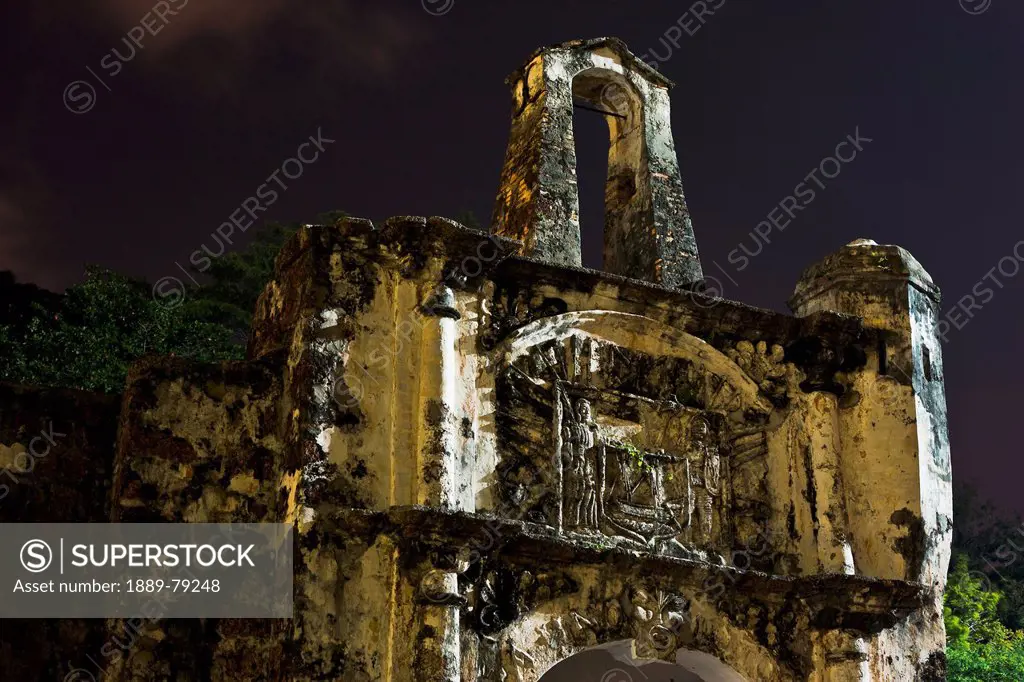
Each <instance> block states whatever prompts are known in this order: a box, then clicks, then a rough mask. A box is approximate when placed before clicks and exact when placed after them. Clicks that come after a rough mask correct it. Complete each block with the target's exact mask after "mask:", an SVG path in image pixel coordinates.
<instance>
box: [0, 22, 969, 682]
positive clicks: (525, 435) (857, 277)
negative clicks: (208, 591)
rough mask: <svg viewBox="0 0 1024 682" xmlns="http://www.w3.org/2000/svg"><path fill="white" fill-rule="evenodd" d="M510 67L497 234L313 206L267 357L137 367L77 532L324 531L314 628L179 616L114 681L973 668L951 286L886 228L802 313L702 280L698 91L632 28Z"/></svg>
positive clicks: (300, 544) (310, 573)
mask: <svg viewBox="0 0 1024 682" xmlns="http://www.w3.org/2000/svg"><path fill="white" fill-rule="evenodd" d="M511 83H512V85H513V89H514V92H515V109H514V114H513V132H512V139H511V141H510V145H509V152H508V157H507V162H506V166H505V170H504V173H503V176H502V184H501V190H500V193H499V198H498V203H497V207H496V210H495V225H494V230H493V232H494V234H488V233H481V232H476V231H473V230H470V229H467V228H466V227H463V226H462V225H459V224H457V223H455V222H453V221H451V220H447V219H444V218H417V217H396V218H392V219H390V220H388V221H385V222H384V223H383V224H380V225H374V224H372V223H370V222H369V221H366V220H358V219H346V220H344V221H342V222H341V223H339V224H337V225H333V226H315V225H311V226H307V227H306V228H305V229H303V230H301V231H300V232H299V234H297V235H296V236H295V237H294V238H293V239H292V240H291V241H290V242H289V243H288V244H287V245H286V246H285V247H284V249H283V250H282V252H281V254H280V256H279V257H278V260H277V268H276V276H275V278H274V280H273V281H272V282H271V283H270V284H269V285H268V287H267V288H266V290H265V292H264V293H263V295H262V297H261V298H260V301H259V303H258V306H257V310H256V315H255V320H254V323H253V329H252V336H251V341H250V346H249V349H248V357H249V359H248V360H247V361H245V362H241V363H228V364H225V365H221V366H204V365H198V364H195V363H190V362H185V361H182V360H180V359H166V360H159V359H155V360H147V361H146V362H143V363H140V364H139V365H138V366H136V367H135V368H134V370H133V372H132V375H131V377H130V379H129V383H128V385H127V387H126V391H125V395H124V398H123V403H122V406H121V411H120V416H119V420H120V421H119V424H118V432H117V433H118V436H117V443H116V447H113V446H112V447H111V448H110V449H109V450H108V451H109V452H111V453H112V454H111V461H112V465H111V466H110V467H107V468H106V470H109V471H111V476H110V479H109V480H110V486H109V489H106V488H104V489H100V488H96V489H95V490H88V491H82V495H83V499H82V500H81V501H79V502H78V503H76V504H72V505H69V507H68V508H69V509H75V510H78V511H77V512H75V513H76V514H77V515H78V518H63V519H60V520H65V521H76V520H83V521H84V520H89V519H88V518H87V517H88V516H89V515H91V514H94V511H95V509H98V508H104V509H105V508H109V509H110V510H111V511H110V514H111V517H112V518H113V519H114V520H119V521H191V522H198V521H247V522H251V521H268V522H270V521H274V522H289V523H293V524H295V526H296V529H297V533H296V537H297V548H296V558H295V565H296V575H295V617H294V619H293V620H292V621H291V622H281V621H278V622H261V621H226V620H222V621H216V622H213V621H206V622H198V621H196V622H192V621H185V622H173V623H172V622H165V621H158V622H154V623H147V624H145V625H144V626H143V627H142V628H141V632H140V633H138V636H137V638H136V640H137V642H136V643H135V644H134V645H133V646H132V647H129V648H127V649H126V650H125V651H123V653H122V655H120V656H119V657H117V660H114V661H111V662H110V670H109V675H110V679H114V680H125V681H128V680H131V681H133V682H134V681H139V682H141V681H146V682H149V681H156V680H161V681H169V680H176V681H177V680H180V681H184V680H206V679H212V680H282V679H287V680H297V681H298V680H302V681H313V680H316V681H323V682H326V681H328V680H344V681H345V682H370V681H373V682H377V681H381V680H387V681H389V682H472V681H475V680H486V681H488V682H491V681H493V682H537V680H543V681H544V682H559V681H560V680H563V679H565V680H568V679H580V677H579V675H580V674H582V673H579V672H577V673H574V672H573V670H574V666H576V665H583V664H585V663H586V661H587V660H590V661H592V662H593V661H597V662H596V663H594V665H596V666H598V667H599V668H601V667H604V668H605V669H604V671H603V672H600V673H597V674H595V673H593V672H591V673H588V674H590V675H591V676H593V677H594V679H598V680H602V682H631V681H632V680H637V681H639V680H643V679H650V680H657V679H675V680H676V682H682V681H683V680H686V681H688V682H689V681H691V680H748V681H750V682H791V681H797V680H800V681H804V680H807V681H812V680H813V681H822V682H826V681H827V682H848V681H854V680H857V681H867V680H921V681H922V682H924V681H933V682H934V681H938V680H942V679H944V678H945V673H944V668H945V665H944V643H945V634H944V628H943V621H942V590H943V587H944V580H945V574H946V567H947V563H948V561H949V545H950V531H951V495H950V468H949V445H948V440H947V437H946V418H945V396H944V388H943V372H942V353H941V347H940V344H939V342H938V339H937V337H936V332H935V324H936V310H937V307H938V303H939V293H938V289H937V288H936V287H935V285H934V284H933V283H932V281H931V279H930V277H929V276H928V274H927V273H926V272H925V271H924V269H923V268H922V267H921V265H920V264H919V263H917V261H916V260H914V258H913V257H912V256H911V255H910V254H909V253H907V252H906V251H904V250H903V249H901V248H899V247H895V246H881V245H878V244H875V243H874V242H872V241H870V240H857V241H855V242H852V243H850V244H848V245H847V246H844V247H842V248H841V249H839V251H837V252H836V253H835V254H834V255H832V256H829V257H828V258H826V259H825V260H823V261H822V262H821V263H819V264H817V265H814V266H812V267H811V268H809V269H808V270H807V271H806V272H805V274H804V276H803V277H802V278H801V280H800V282H798V283H797V284H796V292H795V294H794V296H793V299H792V302H791V305H792V309H793V311H794V315H793V316H788V315H782V314H777V313H773V312H769V311H766V310H760V309H755V308H751V307H749V306H746V305H743V304H741V303H737V302H733V301H726V300H718V299H713V298H709V297H706V296H704V295H702V294H700V293H697V292H696V291H694V289H699V283H700V280H701V270H700V265H699V260H698V255H697V247H696V242H695V240H694V234H693V229H692V227H691V225H690V220H689V217H688V214H687V211H686V207H685V202H684V200H683V194H682V184H681V180H680V176H679V170H678V164H677V162H676V158H675V151H674V147H673V144H672V139H671V134H670V132H669V128H668V85H669V84H668V83H667V82H666V81H664V79H662V78H661V77H660V76H659V75H658V74H657V73H656V72H654V71H652V70H651V69H649V68H648V67H646V66H645V65H643V64H642V63H640V62H639V61H638V60H637V59H635V58H634V57H633V56H632V55H630V53H629V52H628V51H627V50H626V48H625V47H624V46H623V45H622V44H621V43H620V42H618V41H616V40H596V41H584V42H573V43H566V44H563V45H559V46H556V47H553V48H550V49H547V50H543V51H540V52H538V53H536V54H535V55H534V56H533V57H532V58H531V59H530V61H529V62H528V64H527V66H525V67H524V68H523V69H521V70H520V71H518V72H516V74H515V75H514V76H513V77H512V79H511ZM609 86H610V87H609ZM609 93H611V94H609ZM574 96H575V97H576V98H577V99H578V100H581V101H583V102H587V103H590V104H592V105H594V106H595V107H600V108H602V109H604V110H605V111H606V112H608V113H606V115H607V116H608V118H609V121H610V127H611V134H612V145H611V149H612V151H611V159H610V164H609V165H610V170H609V185H608V192H607V198H608V216H609V219H608V221H607V222H608V226H609V228H608V235H607V241H606V250H605V254H606V256H605V263H606V269H607V270H608V272H601V271H594V270H584V269H582V268H580V267H578V265H579V253H580V251H579V225H578V218H577V208H576V205H577V198H576V194H575V182H574V173H575V169H574V164H575V161H574V159H573V151H572V132H571V120H572V112H571V106H572V100H573V97H574ZM52 399H53V400H56V401H58V402H60V401H63V400H65V398H64V397H61V396H53V398H52ZM18 400H21V398H18ZM2 409H3V410H7V409H8V408H7V406H6V405H5V406H3V407H2ZM40 409H42V408H40ZM95 409H97V410H102V409H105V408H104V407H103V406H102V405H98V406H97V407H96V408H95ZM0 416H3V418H0V427H2V429H3V431H2V432H0V442H3V443H8V444H9V445H5V446H4V447H3V448H0V456H2V454H3V452H5V451H11V452H13V449H17V448H19V447H23V445H19V443H23V442H24V433H23V431H24V429H21V427H20V426H19V425H18V424H12V422H11V420H10V419H8V418H7V417H6V412H3V413H0ZM106 419H107V426H108V427H111V426H112V424H111V423H110V422H111V420H112V419H113V418H112V417H107V418H106ZM110 430H111V429H108V431H110ZM103 433H107V436H108V438H109V433H108V432H103ZM100 460H101V461H102V457H101V458H100ZM104 466H106V465H104ZM46 475H47V476H52V477H53V478H52V479H50V480H51V481H52V485H53V486H54V488H55V490H57V489H59V490H60V494H61V495H67V492H66V485H65V482H64V480H63V478H62V477H61V476H60V475H58V474H56V473H49V474H46ZM86 495H89V496H90V498H89V500H86V499H85V498H84V496H86ZM97 495H99V496H101V497H102V496H104V495H105V496H106V497H105V498H104V499H105V500H106V502H103V501H101V500H100V497H97ZM93 498H95V499H93ZM55 520H56V519H55ZM122 626H123V624H120V623H115V624H107V625H105V627H108V628H114V629H116V628H119V627H122ZM61 636H62V635H60V634H59V633H54V634H53V637H54V638H56V639H59V638H60V637H61ZM68 636H69V637H70V636H74V637H76V638H78V639H79V640H84V639H86V638H89V639H90V641H91V640H92V639H95V638H96V633H94V632H85V631H84V630H76V631H75V632H73V633H71V634H69V635H68ZM58 648H59V647H58ZM3 653H4V656H8V657H9V656H11V655H13V654H12V653H11V652H9V651H6V650H5V651H4V652H3ZM578 654H579V655H582V656H583V658H580V659H575V658H573V657H574V656H576V655H578ZM47 655H48V654H46V653H45V652H44V653H41V654H40V657H41V658H46V656H47ZM595 657H596V658H595ZM602 657H603V658H602ZM47 660H49V659H47ZM574 661H575V662H574ZM602 661H603V662H602ZM655 661H658V662H660V663H658V664H657V665H654V666H652V665H646V666H644V667H637V666H641V665H643V664H644V662H647V663H652V662H655ZM581 662H582V663H581ZM669 664H671V666H674V667H670V665H669ZM47 665H50V669H51V670H57V671H59V672H66V670H65V669H62V668H61V665H62V664H61V663H56V662H53V661H50V663H48V664H47ZM65 667H66V666H65ZM592 669H593V667H591V670H592ZM648 672H649V676H645V673H648ZM573 675H576V676H575V677H573ZM602 675H604V676H605V677H604V678H602ZM610 675H619V677H611V676H610ZM673 675H675V676H674V677H673ZM658 676H660V677H658Z"/></svg>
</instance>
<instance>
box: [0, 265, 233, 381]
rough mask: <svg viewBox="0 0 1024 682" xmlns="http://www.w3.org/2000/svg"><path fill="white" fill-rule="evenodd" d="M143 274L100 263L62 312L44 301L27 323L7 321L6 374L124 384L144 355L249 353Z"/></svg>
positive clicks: (1, 333)
mask: <svg viewBox="0 0 1024 682" xmlns="http://www.w3.org/2000/svg"><path fill="white" fill-rule="evenodd" d="M151 292H152V289H151V287H150V286H149V285H148V284H146V283H145V282H142V281H140V280H133V279H131V278H129V277H125V276H124V275H119V274H117V273H114V272H111V271H109V270H104V269H102V268H97V267H89V268H87V269H86V280H85V282H83V283H82V284H78V285H75V286H73V287H70V288H69V289H68V291H67V292H66V293H65V295H64V297H63V298H62V300H61V302H60V305H59V308H58V309H57V311H56V312H53V311H52V310H49V309H47V308H46V307H44V306H43V305H40V304H36V305H35V306H34V309H33V313H32V315H31V316H30V317H29V318H28V319H27V321H25V322H24V323H23V324H19V325H14V324H6V325H0V348H3V349H4V350H3V353H2V354H0V378H2V379H3V380H4V381H10V382H14V383H21V384H30V385H35V386H50V387H68V388H80V389H84V390H91V391H101V392H105V393H116V392H119V391H121V390H123V387H124V381H125V377H126V375H127V373H128V367H129V366H130V365H131V363H132V362H134V361H135V360H136V359H138V358H140V357H142V356H143V355H146V354H150V353H156V354H159V355H181V356H185V357H190V358H195V359H197V360H201V361H207V362H216V361H220V360H229V359H237V358H240V357H242V355H243V349H242V347H241V346H240V345H239V344H238V342H237V340H235V339H234V338H233V337H232V334H233V332H232V330H231V329H230V328H229V327H226V326H223V325H219V324H215V323H211V322H205V321H203V320H200V319H196V318H194V317H191V316H190V315H189V314H188V313H187V312H186V311H184V310H182V309H174V308H170V307H168V306H165V305H162V304H161V302H159V301H156V300H154V299H153V296H152V293H151Z"/></svg>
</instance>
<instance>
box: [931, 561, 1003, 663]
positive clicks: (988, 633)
mask: <svg viewBox="0 0 1024 682" xmlns="http://www.w3.org/2000/svg"><path fill="white" fill-rule="evenodd" d="M1000 597H1001V595H1000V594H999V593H998V592H990V591H988V590H987V589H986V585H985V584H984V583H983V582H982V580H981V578H980V577H979V578H975V577H974V576H972V575H971V573H970V569H969V568H968V561H967V557H966V556H964V555H962V554H961V555H958V556H957V557H956V560H955V562H954V564H953V570H952V571H950V573H949V576H948V578H947V583H946V596H945V608H944V617H945V620H946V639H947V641H948V642H949V643H951V644H953V643H955V644H957V645H958V646H973V645H978V644H989V643H995V644H999V643H1005V642H1008V641H1009V640H1010V638H1011V634H1012V632H1011V630H1009V629H1008V628H1007V627H1006V626H1005V625H1003V624H1002V623H1000V622H999V618H998V615H997V607H998V606H999V599H1000Z"/></svg>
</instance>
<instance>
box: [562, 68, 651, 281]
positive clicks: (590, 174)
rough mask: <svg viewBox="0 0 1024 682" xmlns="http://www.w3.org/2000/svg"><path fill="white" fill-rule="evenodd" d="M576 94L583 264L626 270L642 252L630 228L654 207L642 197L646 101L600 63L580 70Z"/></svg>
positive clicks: (574, 100) (618, 270)
mask: <svg viewBox="0 0 1024 682" xmlns="http://www.w3.org/2000/svg"><path fill="white" fill-rule="evenodd" d="M572 97H573V104H574V116H573V140H574V143H575V154H576V181H577V195H578V202H579V219H580V232H581V240H582V253H583V264H584V265H585V266H587V267H592V268H603V269H605V270H607V271H609V272H617V273H620V274H627V273H630V272H632V271H633V269H632V268H631V267H630V266H631V264H629V263H626V262H623V259H624V258H627V257H628V256H629V254H631V253H634V252H635V251H638V249H636V248H635V246H636V245H635V244H633V245H630V244H628V243H627V241H628V240H629V235H630V234H631V232H632V230H631V227H633V226H641V225H642V223H643V217H644V214H645V212H649V209H650V201H649V200H648V201H646V202H645V201H644V197H643V196H642V195H643V194H644V192H643V188H644V187H645V185H646V183H644V182H643V178H642V175H641V173H642V168H641V167H642V165H643V158H644V153H643V150H644V135H643V111H644V109H643V100H642V99H641V97H640V95H639V94H638V93H637V91H636V88H635V87H634V86H633V85H632V84H631V83H630V82H629V81H628V80H627V79H626V77H625V76H623V75H622V74H620V73H617V72H615V71H610V70H608V69H602V68H591V69H587V70H585V71H582V72H580V73H579V74H577V75H576V77H575V78H574V79H573V82H572ZM598 117H600V118H603V119H604V125H601V123H600V121H599V120H598ZM605 140H607V141H608V142H607V143H606V142H605ZM605 150H607V151H606V152H605ZM602 177H603V179H602ZM601 186H603V187H604V191H603V192H599V191H598V190H597V188H598V187H601ZM631 246H632V247H633V248H631ZM635 267H637V268H638V267H641V266H640V265H639V264H637V265H636V266H635ZM637 272H639V270H637Z"/></svg>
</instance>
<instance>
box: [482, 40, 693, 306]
mask: <svg viewBox="0 0 1024 682" xmlns="http://www.w3.org/2000/svg"><path fill="white" fill-rule="evenodd" d="M507 82H508V83H509V84H510V85H511V86H512V91H513V96H514V98H515V106H514V110H513V115H512V133H511V137H510V139H509V145H508V152H507V154H506V156H505V167H504V169H503V171H502V175H501V187H500V189H499V192H498V200H497V205H496V206H495V210H494V220H493V230H494V232H495V233H497V234H499V235H501V236H503V237H509V238H512V239H517V240H519V241H521V242H523V244H524V254H525V255H527V256H532V257H535V258H537V259H539V260H544V261H548V262H550V263H554V264H558V265H571V266H579V265H580V264H581V249H580V221H579V196H578V192H577V184H576V150H575V145H574V139H573V126H572V116H573V106H574V102H578V103H579V105H580V106H583V107H584V108H589V109H593V110H597V111H598V112H600V113H602V114H604V117H605V119H606V120H607V122H608V130H609V134H610V138H611V146H610V149H609V152H608V181H607V184H606V186H605V235H604V269H605V270H606V271H608V272H611V273H614V274H618V275H624V276H627V277H633V278H635V279H642V280H646V281H649V282H654V283H656V284H661V285H663V286H667V287H672V288H677V287H685V286H688V285H691V284H693V283H696V282H698V281H700V280H701V279H702V274H701V267H700V259H699V256H698V254H697V242H696V240H695V238H694V236H693V227H692V225H691V224H690V214H689V211H688V210H687V208H686V200H685V198H684V197H683V184H682V180H681V178H680V174H679V162H678V160H677V159H676V150H675V143H674V142H673V139H672V128H671V124H670V116H669V95H668V92H669V89H670V88H671V87H672V82H671V81H669V80H668V79H667V78H665V77H664V76H662V75H661V74H660V73H658V72H657V71H655V70H654V69H652V68H651V67H650V66H648V65H647V64H645V63H644V62H642V61H641V60H639V59H638V58H637V57H635V56H634V55H633V54H632V53H631V52H630V51H629V50H628V49H627V48H626V46H625V45H624V44H623V43H622V42H621V41H619V40H616V39H614V38H600V39H596V40H585V41H583V40H578V41H573V42H568V43H562V44H560V45H555V46H553V47H549V48H545V49H542V50H539V51H537V52H535V53H534V54H533V56H532V57H530V59H529V60H528V61H527V63H526V64H525V65H524V66H523V67H522V68H520V69H519V70H518V71H516V72H515V73H513V74H512V75H511V76H510V77H509V79H508V81H507Z"/></svg>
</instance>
